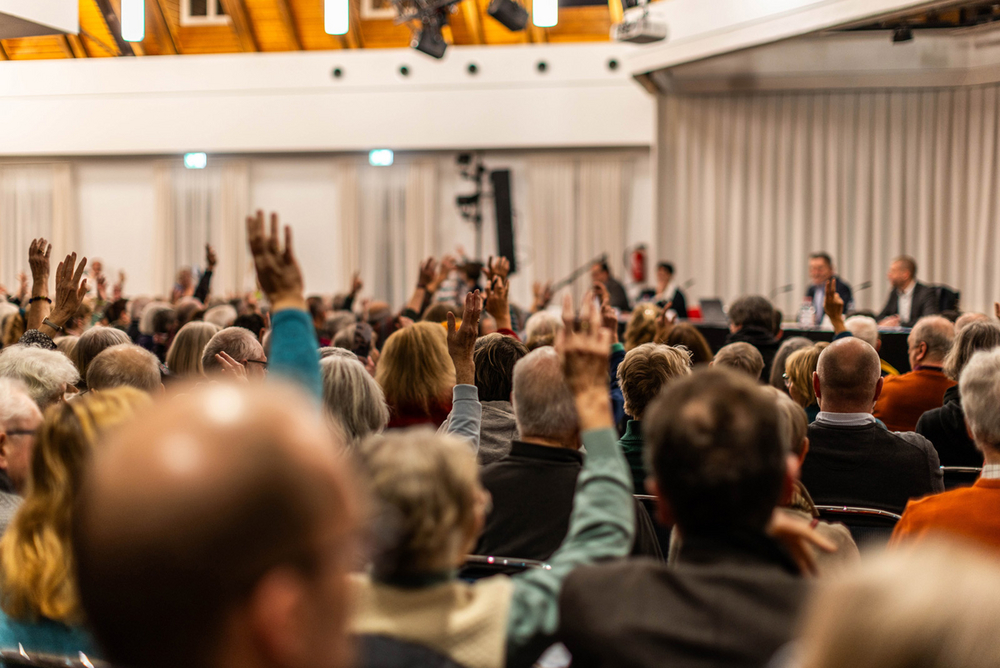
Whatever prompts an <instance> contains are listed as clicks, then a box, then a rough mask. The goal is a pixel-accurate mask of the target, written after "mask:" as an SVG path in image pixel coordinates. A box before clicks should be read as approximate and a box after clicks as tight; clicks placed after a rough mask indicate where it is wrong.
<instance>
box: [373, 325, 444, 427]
mask: <svg viewBox="0 0 1000 668" xmlns="http://www.w3.org/2000/svg"><path fill="white" fill-rule="evenodd" d="M375 380H377V381H378V384H379V385H381V386H382V391H383V392H385V400H386V402H387V403H388V405H389V429H398V428H401V427H411V426H414V425H419V424H428V425H431V426H432V427H434V428H435V429H437V428H438V427H440V426H441V424H442V423H443V422H444V421H445V419H446V418H447V417H448V414H449V413H450V412H451V408H452V405H451V399H452V389H453V388H454V386H455V366H454V363H453V362H452V361H451V359H450V358H449V356H448V342H447V337H446V333H445V330H444V328H443V327H441V325H439V324H437V323H431V322H418V323H415V324H413V325H410V326H409V327H404V328H403V329H400V330H398V331H396V332H394V333H393V334H392V335H391V336H390V337H389V338H388V339H386V342H385V346H383V348H382V356H381V358H380V359H379V363H378V368H377V370H376V372H375Z"/></svg>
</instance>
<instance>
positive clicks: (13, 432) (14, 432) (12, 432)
mask: <svg viewBox="0 0 1000 668" xmlns="http://www.w3.org/2000/svg"><path fill="white" fill-rule="evenodd" d="M35 431H36V430H35V429H8V430H7V431H6V432H4V433H5V434H7V435H8V436H34V435H35Z"/></svg>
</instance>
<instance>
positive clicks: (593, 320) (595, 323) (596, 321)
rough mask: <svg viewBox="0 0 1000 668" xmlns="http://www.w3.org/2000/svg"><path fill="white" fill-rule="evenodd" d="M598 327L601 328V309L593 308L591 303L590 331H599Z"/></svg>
mask: <svg viewBox="0 0 1000 668" xmlns="http://www.w3.org/2000/svg"><path fill="white" fill-rule="evenodd" d="M600 329H601V311H600V309H596V308H594V306H593V304H591V306H590V331H591V333H593V332H597V331H599V330H600ZM609 345H610V344H609Z"/></svg>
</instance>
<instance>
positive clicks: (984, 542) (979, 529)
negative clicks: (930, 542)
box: [890, 478, 1000, 554]
mask: <svg viewBox="0 0 1000 668" xmlns="http://www.w3.org/2000/svg"><path fill="white" fill-rule="evenodd" d="M998 506H1000V480H997V479H986V480H984V479H982V478H980V479H979V480H977V481H976V484H975V485H973V486H972V487H962V488H959V489H953V490H951V491H950V492H945V493H944V494H936V495H934V496H928V497H927V498H924V499H918V500H915V501H910V503H909V504H908V505H907V506H906V512H904V513H903V519H901V520H900V521H899V524H897V525H896V528H895V530H894V531H893V532H892V539H891V541H890V544H891V545H898V544H903V543H907V544H908V543H914V542H920V541H922V540H925V539H927V538H928V537H931V536H935V535H940V534H949V535H951V536H953V537H957V538H963V539H966V540H970V541H972V542H974V543H978V544H980V545H981V546H983V547H986V548H989V549H990V550H992V551H993V552H994V553H997V554H1000V513H998V512H997V507H998Z"/></svg>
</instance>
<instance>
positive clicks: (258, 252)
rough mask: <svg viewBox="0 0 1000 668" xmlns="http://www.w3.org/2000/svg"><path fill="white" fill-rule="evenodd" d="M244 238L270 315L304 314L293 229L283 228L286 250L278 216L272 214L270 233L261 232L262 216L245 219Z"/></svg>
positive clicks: (261, 212) (304, 307) (258, 214)
mask: <svg viewBox="0 0 1000 668" xmlns="http://www.w3.org/2000/svg"><path fill="white" fill-rule="evenodd" d="M247 238H248V239H249V241H250V251H251V252H252V253H253V263H254V267H255V268H256V269H257V281H258V282H259V283H260V287H261V290H263V291H264V294H266V295H267V299H268V301H269V302H271V311H272V312H274V311H279V310H282V309H290V308H294V309H301V310H306V299H305V296H304V287H303V280H302V270H301V269H300V268H299V263H298V260H296V259H295V252H294V251H293V250H292V228H290V227H289V226H287V225H286V226H285V247H284V249H282V247H281V240H280V238H279V236H278V214H276V213H272V214H271V232H270V234H266V233H265V232H264V212H263V211H258V212H257V215H256V216H250V217H248V218H247Z"/></svg>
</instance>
